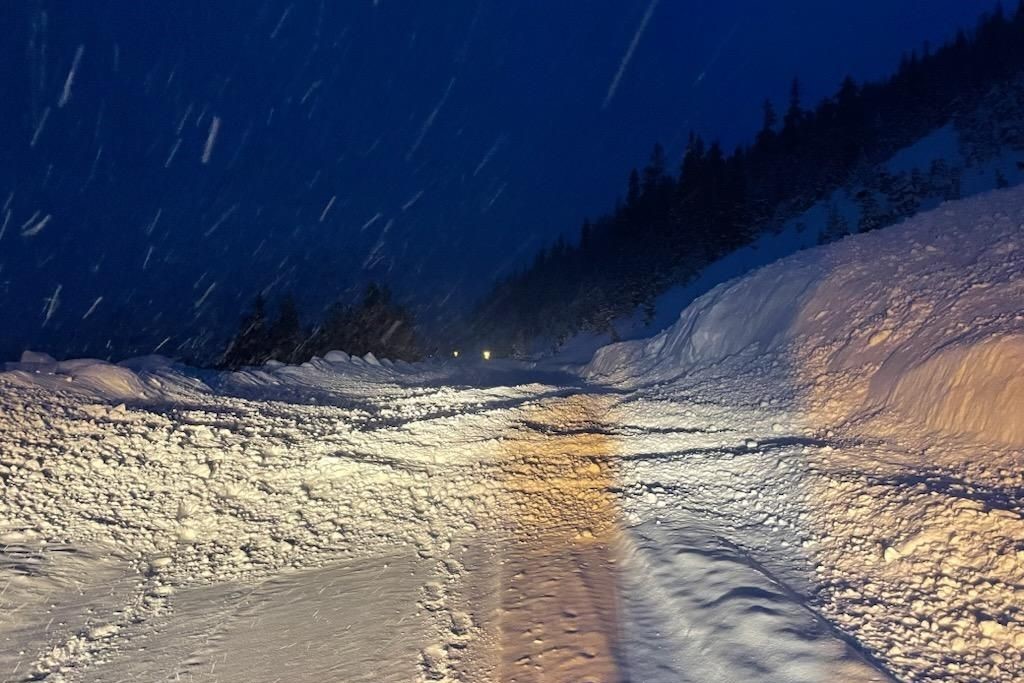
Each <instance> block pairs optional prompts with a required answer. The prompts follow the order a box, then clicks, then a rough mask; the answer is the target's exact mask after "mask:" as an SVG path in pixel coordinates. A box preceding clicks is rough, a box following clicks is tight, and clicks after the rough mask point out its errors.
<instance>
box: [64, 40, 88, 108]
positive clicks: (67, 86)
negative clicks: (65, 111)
mask: <svg viewBox="0 0 1024 683" xmlns="http://www.w3.org/2000/svg"><path fill="white" fill-rule="evenodd" d="M84 54H85V46H84V45H79V46H78V49H77V50H75V58H74V60H72V62H71V69H70V70H69V71H68V77H67V78H65V79H64V90H63V91H62V92H61V94H60V101H58V102H57V107H59V108H60V107H63V106H64V105H65V104H67V103H68V100H70V99H71V86H72V85H73V84H74V82H75V74H76V73H78V65H79V64H81V63H82V55H84Z"/></svg>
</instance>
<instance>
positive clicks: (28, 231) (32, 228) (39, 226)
mask: <svg viewBox="0 0 1024 683" xmlns="http://www.w3.org/2000/svg"><path fill="white" fill-rule="evenodd" d="M36 215H38V213H37V214H36ZM33 218H35V216H33V217H32V218H30V219H29V222H31V221H32V219H33ZM51 218H53V216H51V215H50V214H46V216H44V217H43V218H42V219H41V220H39V221H38V222H36V223H33V224H32V225H29V226H28V227H24V226H23V227H22V230H21V236H22V237H35V236H36V235H38V234H39V233H41V232H42V231H43V228H45V227H46V226H47V225H49V223H50V219H51ZM26 225H27V224H26Z"/></svg>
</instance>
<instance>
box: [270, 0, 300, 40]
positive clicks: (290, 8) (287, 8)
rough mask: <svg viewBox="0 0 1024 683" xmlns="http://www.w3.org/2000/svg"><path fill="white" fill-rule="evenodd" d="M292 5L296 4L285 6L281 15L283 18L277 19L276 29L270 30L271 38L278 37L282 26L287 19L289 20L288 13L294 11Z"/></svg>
mask: <svg viewBox="0 0 1024 683" xmlns="http://www.w3.org/2000/svg"><path fill="white" fill-rule="evenodd" d="M292 7H294V5H288V7H286V8H285V10H284V13H283V14H282V15H281V18H280V19H278V20H277V26H275V27H274V30H273V31H271V32H270V39H271V40H274V39H275V38H277V34H278V33H280V32H281V27H282V26H284V22H285V20H287V19H288V15H289V14H291V13H292Z"/></svg>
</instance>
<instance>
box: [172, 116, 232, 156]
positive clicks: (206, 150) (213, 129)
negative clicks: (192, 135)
mask: <svg viewBox="0 0 1024 683" xmlns="http://www.w3.org/2000/svg"><path fill="white" fill-rule="evenodd" d="M219 132H220V117H219V116H214V117H213V120H212V121H210V132H209V133H207V135H206V146H205V147H203V163H204V164H208V163H210V155H212V154H213V146H214V144H216V142H217V134H218V133H219ZM169 161H170V160H168V162H169Z"/></svg>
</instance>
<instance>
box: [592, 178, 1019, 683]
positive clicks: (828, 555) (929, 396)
mask: <svg viewBox="0 0 1024 683" xmlns="http://www.w3.org/2000/svg"><path fill="white" fill-rule="evenodd" d="M1022 367H1024V188H1017V189H1012V190H1005V191H998V192H993V193H989V194H987V195H984V196H980V197H977V198H974V199H970V200H964V201H961V202H956V203H948V204H944V205H942V206H941V207H939V208H937V209H935V210H933V211H931V212H928V213H926V214H922V215H919V216H917V217H915V218H913V219H911V220H909V221H907V222H905V223H903V224H901V225H898V226H894V227H892V228H888V229H885V230H881V231H878V232H873V233H869V234H864V235H859V236H855V237H850V238H847V239H845V240H843V241H841V242H839V243H836V244H833V245H829V246H827V247H823V248H819V249H815V250H811V251H807V252H802V253H799V254H796V255H794V256H791V257H788V258H786V259H783V260H781V261H779V262H777V263H774V264H772V265H769V266H767V267H764V268H762V269H760V270H758V271H755V272H754V273H751V274H750V275H748V276H746V277H743V278H740V279H737V280H733V281H731V282H728V283H725V284H723V285H720V286H719V287H717V288H715V289H714V290H712V291H711V292H709V293H708V294H706V295H705V296H703V297H701V298H699V299H698V300H697V301H695V302H694V303H693V304H692V305H690V306H689V307H688V308H687V309H686V310H684V311H683V312H682V314H681V316H680V318H679V320H678V322H677V323H676V324H675V325H674V326H673V327H671V328H669V329H667V330H665V331H664V332H662V333H661V334H659V335H657V336H656V337H654V338H652V339H649V340H645V341H639V342H626V343H622V344H617V345H612V346H609V347H606V348H604V349H601V350H600V351H599V352H598V353H597V354H596V356H595V357H594V359H593V360H592V361H591V363H590V364H589V366H587V368H586V369H585V372H586V374H587V376H588V377H589V378H590V379H591V380H593V381H597V382H604V383H611V384H614V385H616V386H617V387H619V389H620V390H622V389H628V390H630V391H631V392H632V396H633V397H634V400H633V401H632V402H631V404H630V405H629V407H628V410H627V411H626V413H625V415H629V417H623V418H622V419H629V420H630V421H631V422H632V423H633V424H635V425H636V426H637V430H638V432H640V433H643V434H644V436H643V437H641V439H640V440H641V441H644V442H646V443H636V442H634V443H631V444H629V446H628V447H627V450H626V451H625V452H624V453H623V454H622V455H621V457H622V459H623V462H624V465H627V466H629V467H631V468H633V469H634V470H635V471H633V472H623V474H622V477H623V479H625V480H629V479H635V480H636V481H637V482H638V484H637V485H636V486H638V489H637V490H638V491H639V492H641V496H640V497H639V498H638V499H637V500H636V502H635V503H634V504H632V505H629V504H627V506H626V509H627V510H632V509H634V508H635V509H636V510H637V511H638V514H640V515H643V514H644V513H645V510H651V509H653V511H654V512H655V513H656V514H660V515H661V519H662V521H663V523H672V520H673V519H680V518H681V517H680V516H682V518H685V519H688V520H692V518H693V514H694V511H697V513H696V514H697V515H698V517H700V518H703V519H704V520H705V522H706V523H707V524H709V525H712V526H713V527H714V528H715V529H716V532H715V533H716V534H719V535H721V536H722V537H723V538H727V539H729V540H730V542H732V543H735V544H736V545H737V546H739V547H742V548H744V549H746V550H747V551H748V552H749V553H750V554H751V557H754V558H756V559H757V560H758V561H759V562H762V563H764V564H765V566H768V567H770V568H772V571H775V572H777V573H778V575H779V576H782V577H784V578H785V580H786V582H787V585H789V586H791V587H794V589H795V590H798V591H799V592H801V593H803V594H805V595H806V597H807V600H808V604H809V605H810V606H811V607H812V609H814V610H815V611H816V612H818V613H820V614H822V615H823V616H824V617H826V618H827V619H828V620H829V621H830V622H832V623H834V624H836V625H837V626H838V627H839V628H840V629H842V630H843V631H844V632H845V633H847V634H849V635H851V636H853V637H854V638H855V639H856V641H857V642H858V643H859V645H860V646H861V647H863V648H865V650H866V651H867V652H868V653H869V654H870V655H872V656H873V657H875V658H876V659H877V660H878V661H880V662H882V664H883V665H884V666H885V667H886V668H887V669H888V670H889V671H891V672H893V673H894V674H896V675H897V677H899V678H901V679H904V680H915V681H925V680H927V681H944V680H973V681H1016V680H1021V679H1022V678H1024V594H1022V589H1021V586H1024V545H1022V542H1021V539H1024V517H1022V513H1024V474H1022V472H1024V451H1022V449H1024V374H1022V372H1021V368H1022ZM666 406H672V410H673V411H675V417H674V418H672V417H669V415H670V412H669V411H668V410H667V409H666ZM711 427H714V428H719V429H725V430H730V429H736V430H741V429H742V430H746V431H747V433H748V434H749V436H750V437H751V438H750V440H749V441H748V442H747V443H746V444H735V442H732V444H730V442H729V439H727V438H723V439H722V440H721V441H718V442H717V444H716V443H715V442H714V441H713V439H714V437H712V436H701V437H699V438H702V439H712V442H711V443H709V444H707V445H706V446H704V447H703V448H698V449H695V448H694V441H695V440H696V439H697V438H698V437H696V436H690V437H689V438H687V439H677V440H675V441H674V442H673V441H672V440H671V439H668V437H666V436H660V437H659V436H658V435H657V434H658V430H664V433H666V434H667V433H668V432H670V431H679V430H683V431H685V430H686V429H690V430H692V431H693V432H700V431H701V430H704V431H707V430H709V428H711ZM683 445H685V446H686V447H685V448H682V447H681V446H683ZM716 450H717V455H716V454H715V451H716ZM631 451H632V452H635V454H632V453H631ZM684 486H686V487H692V488H691V489H690V490H688V491H686V492H685V493H680V492H678V490H679V488H682V487H684ZM684 509H685V512H684V511H683V510H684ZM711 511H713V512H711ZM785 547H789V548H790V551H786V550H784V548H785Z"/></svg>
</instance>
